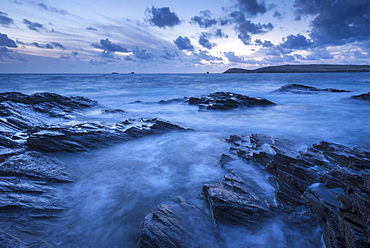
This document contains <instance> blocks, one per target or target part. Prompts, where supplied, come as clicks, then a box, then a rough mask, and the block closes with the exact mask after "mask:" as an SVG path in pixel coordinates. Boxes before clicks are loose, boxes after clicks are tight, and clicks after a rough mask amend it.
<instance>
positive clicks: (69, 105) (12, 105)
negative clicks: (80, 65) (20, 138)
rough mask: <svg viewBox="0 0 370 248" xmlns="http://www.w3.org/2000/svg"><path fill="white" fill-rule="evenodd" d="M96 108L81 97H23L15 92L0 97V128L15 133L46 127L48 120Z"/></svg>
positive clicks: (48, 95) (42, 95) (44, 94)
mask: <svg viewBox="0 0 370 248" xmlns="http://www.w3.org/2000/svg"><path fill="white" fill-rule="evenodd" d="M95 106H97V102H96V101H93V100H90V99H88V98H86V97H82V96H72V97H66V96H62V95H58V94H55V93H47V92H44V93H35V94H32V95H26V94H22V93H19V92H6V93H0V117H2V120H1V121H0V127H1V128H3V129H4V130H7V131H12V132H14V131H15V132H17V131H21V130H24V129H29V128H32V127H34V126H41V125H45V124H47V123H49V122H50V121H49V117H58V118H67V119H68V118H72V117H73V116H76V115H79V114H80V113H79V112H78V110H82V109H86V108H91V107H95Z"/></svg>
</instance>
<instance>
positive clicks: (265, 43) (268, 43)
mask: <svg viewBox="0 0 370 248" xmlns="http://www.w3.org/2000/svg"><path fill="white" fill-rule="evenodd" d="M254 43H255V44H256V45H258V46H262V47H273V46H274V44H272V42H271V41H269V40H265V41H261V40H260V39H256V40H255V41H254Z"/></svg>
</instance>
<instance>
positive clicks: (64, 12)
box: [37, 3, 68, 15]
mask: <svg viewBox="0 0 370 248" xmlns="http://www.w3.org/2000/svg"><path fill="white" fill-rule="evenodd" d="M37 6H39V7H40V8H43V9H45V10H48V11H51V12H54V13H59V14H62V15H66V14H68V11H67V10H60V9H57V8H54V7H50V6H47V5H46V4H44V3H38V4H37Z"/></svg>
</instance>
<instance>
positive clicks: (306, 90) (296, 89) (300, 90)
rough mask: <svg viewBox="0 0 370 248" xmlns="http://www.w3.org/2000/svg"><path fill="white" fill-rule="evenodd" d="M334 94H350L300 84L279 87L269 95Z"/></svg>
mask: <svg viewBox="0 0 370 248" xmlns="http://www.w3.org/2000/svg"><path fill="white" fill-rule="evenodd" d="M320 91H321V92H322V91H324V92H325V91H326V92H334V93H339V92H351V91H348V90H338V89H333V88H326V89H318V88H315V87H311V86H306V85H302V84H286V85H283V86H282V87H280V88H279V89H277V90H274V91H272V92H271V93H286V92H289V93H295V94H312V93H317V92H320Z"/></svg>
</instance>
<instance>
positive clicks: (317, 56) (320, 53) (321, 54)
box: [304, 48, 334, 60]
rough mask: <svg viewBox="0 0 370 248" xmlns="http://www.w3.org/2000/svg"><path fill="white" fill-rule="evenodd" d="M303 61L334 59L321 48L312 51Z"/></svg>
mask: <svg viewBox="0 0 370 248" xmlns="http://www.w3.org/2000/svg"><path fill="white" fill-rule="evenodd" d="M304 59H306V60H322V59H334V56H333V55H332V54H331V53H330V52H329V51H328V50H326V49H325V48H321V49H318V50H315V51H313V53H311V54H310V55H308V56H307V57H306V58H304Z"/></svg>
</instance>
